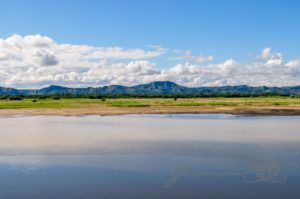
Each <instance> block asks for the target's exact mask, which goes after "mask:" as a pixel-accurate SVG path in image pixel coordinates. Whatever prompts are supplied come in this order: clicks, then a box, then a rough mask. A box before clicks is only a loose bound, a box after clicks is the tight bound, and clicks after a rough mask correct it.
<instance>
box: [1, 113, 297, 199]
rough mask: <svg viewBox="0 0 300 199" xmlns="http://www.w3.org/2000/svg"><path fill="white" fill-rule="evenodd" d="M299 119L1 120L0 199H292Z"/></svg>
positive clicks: (136, 117) (161, 117) (54, 118)
mask: <svg viewBox="0 0 300 199" xmlns="http://www.w3.org/2000/svg"><path fill="white" fill-rule="evenodd" d="M299 119H300V118H299V117H235V116H227V115H209V117H205V116H203V115H202V116H201V117H200V116H198V115H195V117H194V115H178V116H176V115H175V116H174V115H173V116H155V115H154V116H114V117H96V116H89V117H83V118H76V117H17V118H1V119H0V136H1V139H0V198H46V199H47V198H199V197H200V198H296V197H297V195H299V194H300V191H298V188H299V185H300V175H299V174H300V167H299V165H300V164H299V163H300V154H299V153H300V145H299V141H300V136H299V132H298V129H299V124H298V121H299Z"/></svg>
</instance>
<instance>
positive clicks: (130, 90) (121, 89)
mask: <svg viewBox="0 0 300 199" xmlns="http://www.w3.org/2000/svg"><path fill="white" fill-rule="evenodd" d="M55 94H74V95H81V94H87V95H101V94H113V95H115V94H128V95H142V94H149V95H151V94H153V95H164V94H192V95H214V94H215V95H218V94H239V95H252V94H253V95H263V94H278V95H300V86H289V87H267V86H260V87H251V86H246V85H241V86H220V87H197V88H189V87H185V86H180V85H178V84H176V83H174V82H170V81H156V82H151V83H148V84H140V85H136V86H122V85H111V86H103V87H96V88H92V87H88V88H68V87H62V86H54V85H52V86H49V87H46V88H42V89H14V88H5V87H0V95H55Z"/></svg>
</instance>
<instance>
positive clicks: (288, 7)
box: [0, 0, 300, 69]
mask: <svg viewBox="0 0 300 199" xmlns="http://www.w3.org/2000/svg"><path fill="white" fill-rule="evenodd" d="M299 19H300V2H299V1H296V0H273V1H271V0H264V1H261V0H260V1H259V0H243V1H241V0H226V1H225V0H148V1H146V0H51V1H50V0H48V1H38V0H26V1H23V0H2V1H1V6H0V27H1V31H0V38H2V39H7V38H9V37H10V36H12V35H13V34H18V35H21V36H26V35H36V34H40V35H43V36H47V37H49V38H51V39H53V40H54V41H55V42H56V43H59V44H62V43H68V44H80V45H90V46H99V47H115V46H118V47H122V48H124V49H135V48H139V49H147V48H148V47H149V45H158V46H161V47H162V48H167V49H171V50H170V51H168V52H166V53H164V55H162V56H158V57H153V58H151V61H152V62H155V64H156V67H157V68H159V69H167V68H170V67H173V66H174V65H175V64H178V62H179V61H178V59H176V58H175V59H174V57H176V56H175V55H170V54H172V53H173V51H177V50H178V51H182V52H185V51H189V50H190V51H191V54H193V55H197V56H213V57H214V59H213V61H212V63H216V64H217V63H222V62H225V61H226V60H228V59H234V60H236V61H239V62H243V63H251V62H252V61H253V57H255V56H257V54H259V53H260V52H261V51H262V49H264V48H267V47H270V48H272V52H280V53H282V54H284V59H285V60H294V59H297V58H300V55H299V52H300V45H299V43H300V41H299V35H300V23H299ZM182 64H183V62H182Z"/></svg>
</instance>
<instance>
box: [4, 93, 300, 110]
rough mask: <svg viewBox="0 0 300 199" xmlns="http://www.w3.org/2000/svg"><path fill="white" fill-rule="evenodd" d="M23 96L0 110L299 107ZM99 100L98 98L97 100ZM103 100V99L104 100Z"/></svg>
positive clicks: (274, 102) (276, 102)
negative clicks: (105, 107)
mask: <svg viewBox="0 0 300 199" xmlns="http://www.w3.org/2000/svg"><path fill="white" fill-rule="evenodd" d="M32 97H33V96H25V97H24V99H22V100H20V98H9V97H8V98H5V99H2V100H0V109H18V108H101V107H104V106H107V107H119V108H123V107H129V108H130V107H141V108H142V107H168V106H169V107H172V106H186V107H188V106H203V107H242V108H247V107H276V106H278V107H280V106H284V107H300V98H294V97H284V96H269V97H230V98H228V97H202V98H176V99H177V100H174V98H171V97H169V98H99V99H98V98H93V99H89V98H82V97H80V98H74V97H71V96H69V97H68V98H65V97H59V98H52V97H45V96H44V97H43V98H39V97H40V96H34V97H35V98H32ZM101 97H102V96H101ZM106 97H107V96H106Z"/></svg>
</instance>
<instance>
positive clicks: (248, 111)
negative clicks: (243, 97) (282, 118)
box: [0, 106, 300, 116]
mask: <svg viewBox="0 0 300 199" xmlns="http://www.w3.org/2000/svg"><path fill="white" fill-rule="evenodd" d="M179 113H192V114H201V113H202V114H205V113H225V114H234V115H300V107H272V106H268V107H199V106H195V107H194V106H189V107H182V106H172V107H171V106H170V107H168V106H161V107H158V106H155V107H151V106H150V107H107V106H90V107H82V108H20V109H0V116H13V115H24V116H32V115H57V116H84V115H102V116H106V115H125V114H179Z"/></svg>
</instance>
